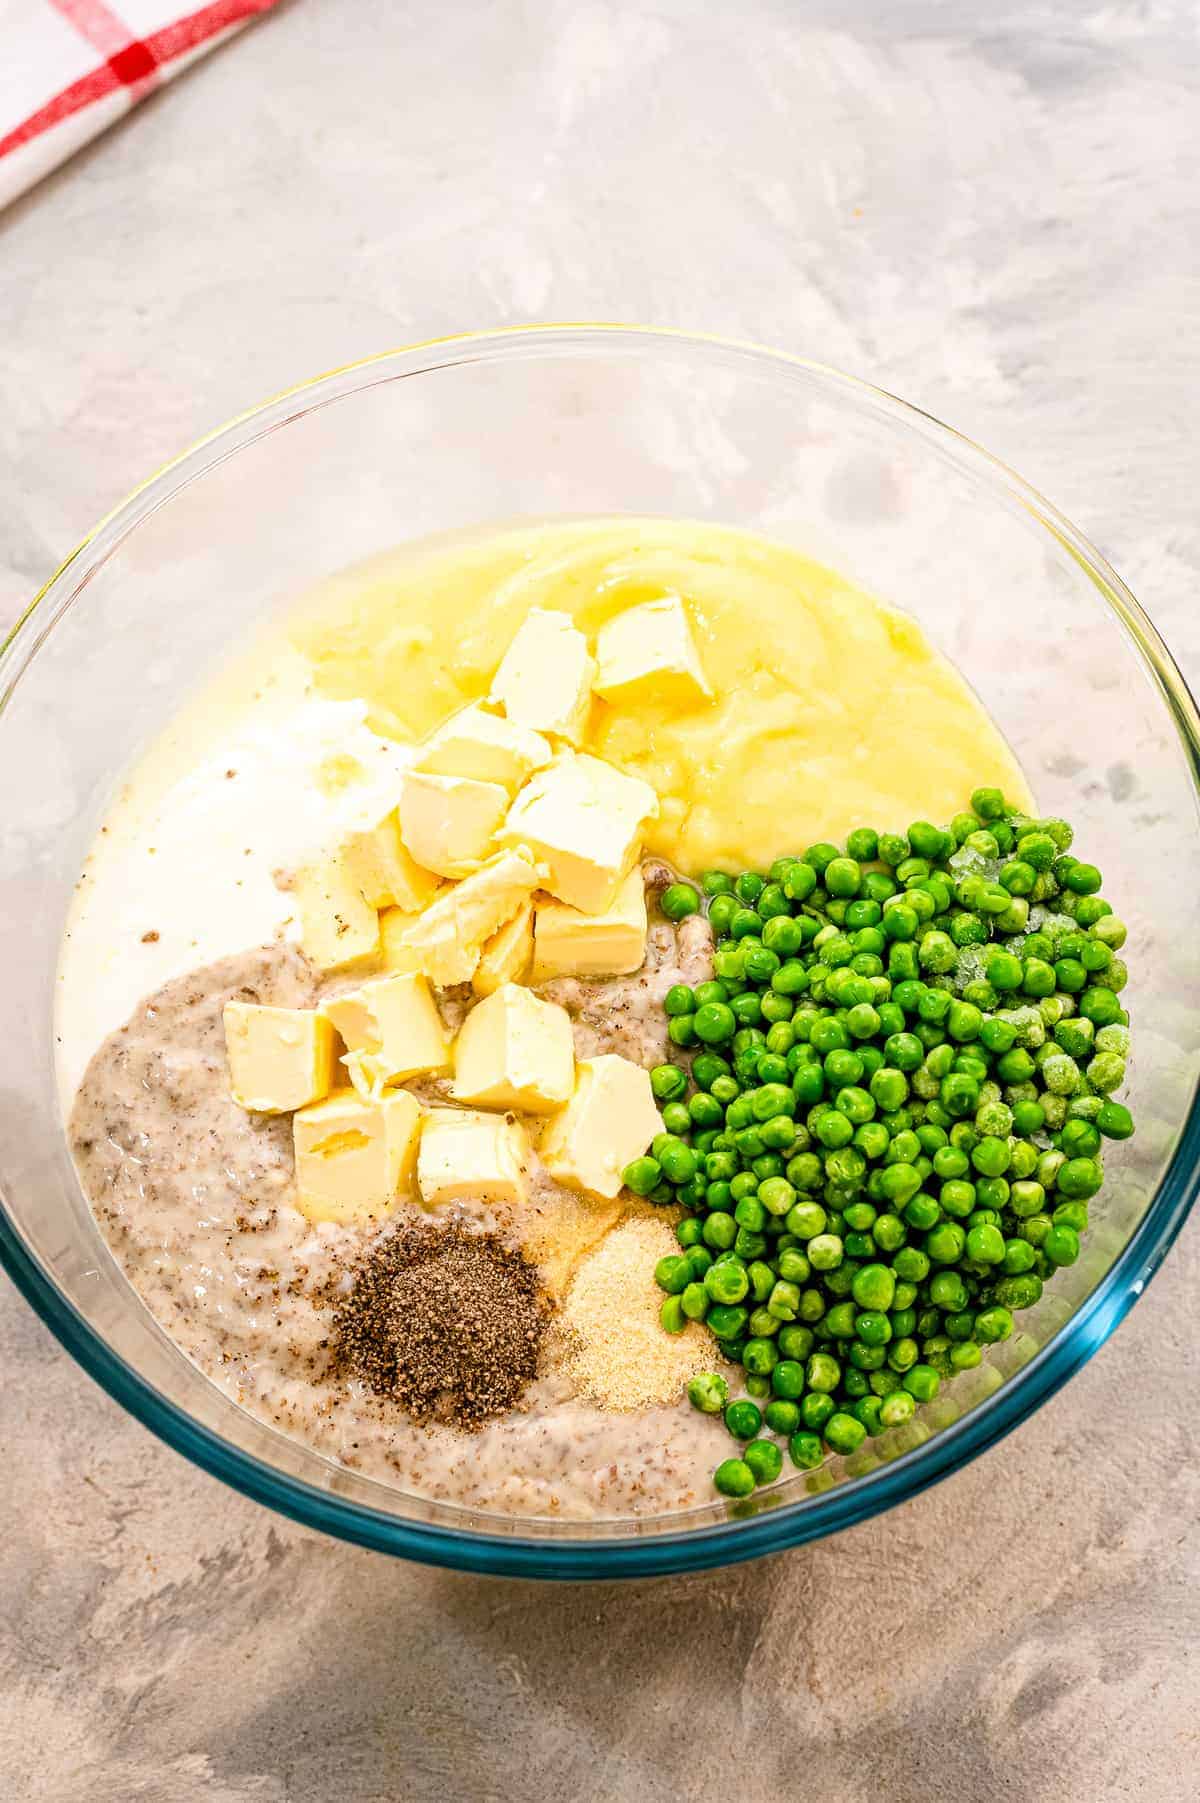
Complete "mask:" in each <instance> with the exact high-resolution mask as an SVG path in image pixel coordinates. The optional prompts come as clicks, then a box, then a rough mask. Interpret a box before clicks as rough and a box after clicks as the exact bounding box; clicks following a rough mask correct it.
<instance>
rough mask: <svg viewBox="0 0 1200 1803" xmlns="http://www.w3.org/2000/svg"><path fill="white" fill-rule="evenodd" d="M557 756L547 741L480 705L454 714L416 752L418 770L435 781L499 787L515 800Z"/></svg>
mask: <svg viewBox="0 0 1200 1803" xmlns="http://www.w3.org/2000/svg"><path fill="white" fill-rule="evenodd" d="M553 756H554V748H553V746H552V745H551V743H550V741H549V739H545V738H543V737H542V735H541V733H540V732H532V731H530V729H529V727H527V726H522V725H521V724H520V722H519V721H517V720H509V719H506V718H505V717H504V716H503V715H502V714H493V713H489V712H488V710H487V708H485V707H482V706H481V705H480V704H479V702H473V703H472V704H471V706H470V707H464V708H463V709H462V710H461V712H460V713H457V714H453V715H451V717H450V719H449V720H447V721H446V724H445V725H444V726H440V727H439V728H438V730H437V732H435V733H434V735H433V737H432V738H430V739H427V740H426V742H425V744H424V745H423V746H421V748H420V749H419V751H418V752H417V756H416V761H415V764H414V768H415V769H417V770H425V771H428V772H429V773H430V774H431V775H434V776H465V777H469V778H471V779H472V780H473V781H475V782H481V783H499V785H500V787H501V788H503V789H507V790H508V792H509V794H510V795H511V794H512V793H513V792H514V791H515V790H517V789H519V788H520V786H521V784H522V783H523V782H525V781H526V779H527V778H528V777H529V776H530V775H532V773H533V771H535V770H540V769H541V767H542V765H543V764H548V763H549V762H550V759H551V758H552V757H553Z"/></svg>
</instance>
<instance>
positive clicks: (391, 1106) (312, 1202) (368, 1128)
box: [292, 1089, 421, 1221]
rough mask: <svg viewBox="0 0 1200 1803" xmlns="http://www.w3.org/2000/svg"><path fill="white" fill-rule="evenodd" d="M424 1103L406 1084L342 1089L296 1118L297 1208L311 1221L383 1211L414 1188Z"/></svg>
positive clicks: (354, 1217) (362, 1217)
mask: <svg viewBox="0 0 1200 1803" xmlns="http://www.w3.org/2000/svg"><path fill="white" fill-rule="evenodd" d="M420 1130H421V1109H420V1105H419V1103H418V1102H417V1099H416V1097H415V1096H412V1095H410V1094H409V1092H408V1091H407V1090H406V1089H394V1090H390V1091H389V1092H388V1094H387V1095H385V1096H381V1097H380V1098H379V1100H377V1101H367V1100H365V1099H364V1098H363V1097H362V1096H359V1095H356V1094H355V1092H354V1091H353V1090H352V1089H339V1090H335V1091H334V1093H333V1094H332V1095H331V1096H329V1097H327V1098H326V1100H325V1101H323V1102H317V1103H316V1104H315V1105H314V1106H313V1107H311V1108H302V1109H301V1110H300V1112H299V1113H298V1114H297V1115H295V1116H294V1117H293V1122H292V1131H293V1138H294V1142H295V1150H296V1206H297V1207H298V1208H299V1210H300V1212H301V1213H302V1214H304V1215H307V1216H308V1218H309V1220H310V1221H359V1220H365V1219H368V1218H370V1217H371V1216H374V1215H382V1214H386V1213H387V1212H388V1211H389V1209H391V1208H392V1207H393V1206H394V1205H395V1203H396V1202H397V1201H398V1200H399V1199H400V1197H401V1195H403V1194H405V1193H407V1192H408V1191H410V1190H411V1188H412V1180H413V1169H414V1165H415V1162H416V1154H417V1143H418V1139H419V1137H420Z"/></svg>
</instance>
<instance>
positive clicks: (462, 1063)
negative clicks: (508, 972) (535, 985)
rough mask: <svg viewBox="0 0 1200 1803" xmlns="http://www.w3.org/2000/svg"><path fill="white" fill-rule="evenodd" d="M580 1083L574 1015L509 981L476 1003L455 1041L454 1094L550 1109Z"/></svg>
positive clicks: (533, 1110) (489, 1104)
mask: <svg viewBox="0 0 1200 1803" xmlns="http://www.w3.org/2000/svg"><path fill="white" fill-rule="evenodd" d="M574 1087H575V1040H574V1036H573V1034H572V1032H571V1017H570V1015H569V1014H568V1013H567V1011H566V1009H565V1008H560V1007H559V1006H558V1004H557V1003H555V1002H543V1001H539V1000H538V998H537V996H536V995H534V994H533V993H532V991H531V990H528V989H522V988H521V986H520V984H519V983H505V984H503V985H502V986H501V987H500V988H499V989H497V990H496V992H495V994H494V995H489V996H488V997H487V998H486V1000H484V1001H482V1002H479V1003H477V1004H476V1006H475V1007H474V1008H472V1010H471V1012H470V1014H468V1016H467V1018H466V1020H465V1021H464V1022H463V1024H462V1026H461V1027H460V1028H459V1033H458V1038H457V1040H456V1041H455V1043H454V1094H455V1096H456V1097H457V1099H458V1100H459V1101H460V1102H475V1103H478V1104H479V1105H480V1106H481V1107H484V1108H519V1109H521V1110H522V1112H523V1113H526V1114H549V1113H551V1112H552V1111H553V1110H554V1109H555V1108H561V1107H562V1105H563V1103H564V1102H566V1101H568V1100H569V1098H570V1095H571V1092H572V1090H573V1089H574Z"/></svg>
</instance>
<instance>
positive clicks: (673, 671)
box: [592, 595, 712, 707]
mask: <svg viewBox="0 0 1200 1803" xmlns="http://www.w3.org/2000/svg"><path fill="white" fill-rule="evenodd" d="M592 687H593V689H594V690H595V691H596V694H597V695H600V696H602V697H603V698H604V700H605V701H609V702H611V703H612V704H613V705H614V706H616V707H620V706H622V705H623V706H626V707H639V706H645V705H647V704H651V705H658V706H664V707H695V706H696V705H697V704H698V703H699V702H701V701H708V700H711V698H712V690H711V689H710V688H709V686H708V682H707V681H706V679H705V675H704V670H703V668H702V667H701V663H700V654H699V652H698V651H697V650H696V644H695V640H694V639H693V638H692V630H691V627H690V626H689V625H688V618H687V615H686V613H685V612H684V610H683V602H682V601H681V600H680V599H679V596H678V595H664V596H663V597H662V598H661V599H660V600H657V601H647V602H645V603H643V605H642V606H640V607H629V608H626V610H625V612H624V613H620V614H616V615H614V617H613V618H612V619H611V620H606V621H605V623H604V625H603V626H601V628H600V630H599V631H598V632H597V634H596V675H595V679H594V681H593V683H592Z"/></svg>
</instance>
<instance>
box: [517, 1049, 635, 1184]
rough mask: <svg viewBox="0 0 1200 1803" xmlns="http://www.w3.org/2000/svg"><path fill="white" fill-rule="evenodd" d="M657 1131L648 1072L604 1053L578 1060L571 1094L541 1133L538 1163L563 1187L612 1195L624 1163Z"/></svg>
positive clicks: (628, 1061) (631, 1158)
mask: <svg viewBox="0 0 1200 1803" xmlns="http://www.w3.org/2000/svg"><path fill="white" fill-rule="evenodd" d="M662 1130H663V1124H662V1116H661V1115H660V1114H659V1112H658V1109H657V1108H656V1107H655V1105H654V1092H653V1090H652V1089H651V1087H650V1073H649V1072H648V1071H644V1070H643V1069H642V1067H641V1065H640V1064H633V1063H631V1062H630V1060H629V1059H628V1058H622V1057H620V1056H619V1055H618V1054H617V1053H616V1052H606V1053H604V1054H602V1055H601V1056H600V1057H599V1058H585V1059H583V1060H581V1062H580V1065H579V1070H578V1077H577V1082H576V1087H575V1094H574V1095H573V1096H572V1097H571V1100H570V1101H569V1102H568V1103H567V1106H566V1107H565V1108H564V1109H563V1110H562V1111H561V1113H559V1114H556V1115H555V1116H554V1117H553V1119H552V1120H551V1121H550V1123H549V1125H548V1127H547V1129H546V1132H545V1135H544V1136H543V1139H542V1144H541V1155H542V1162H543V1164H544V1165H545V1167H546V1169H547V1171H549V1173H550V1175H551V1177H553V1178H554V1181H555V1182H556V1183H561V1184H563V1185H565V1187H566V1188H567V1189H578V1190H586V1191H587V1193H588V1194H589V1195H592V1196H604V1197H606V1198H612V1197H613V1196H616V1195H619V1193H620V1190H621V1173H622V1171H623V1170H624V1169H625V1167H626V1165H627V1164H631V1163H632V1161H633V1160H634V1159H635V1158H640V1157H641V1156H642V1153H643V1152H644V1151H645V1150H646V1148H647V1146H649V1144H650V1143H651V1141H652V1140H653V1138H654V1136H655V1134H656V1133H661V1132H662Z"/></svg>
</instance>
